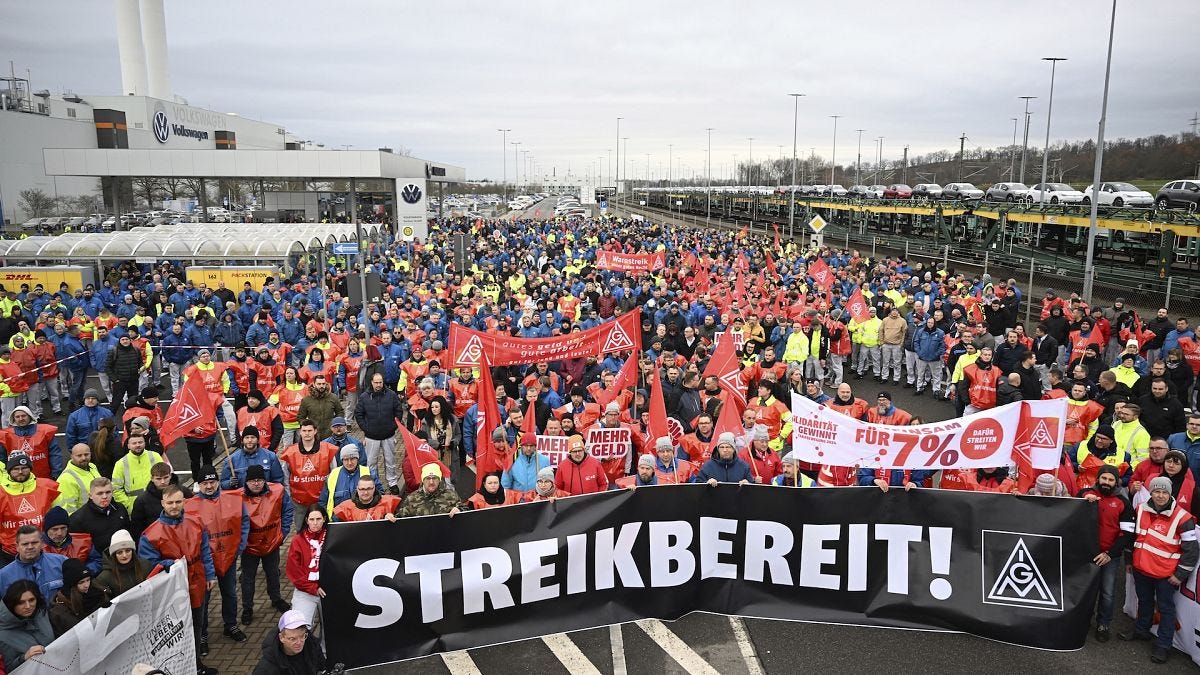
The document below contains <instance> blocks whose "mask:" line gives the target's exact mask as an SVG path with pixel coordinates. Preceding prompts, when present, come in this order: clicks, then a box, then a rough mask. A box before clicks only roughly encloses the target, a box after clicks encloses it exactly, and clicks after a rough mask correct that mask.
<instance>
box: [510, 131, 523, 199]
mask: <svg viewBox="0 0 1200 675" xmlns="http://www.w3.org/2000/svg"><path fill="white" fill-rule="evenodd" d="M511 145H512V146H513V192H514V193H516V192H520V191H521V164H520V157H521V141H513V142H512V143H511Z"/></svg>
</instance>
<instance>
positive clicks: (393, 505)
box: [333, 495, 400, 523]
mask: <svg viewBox="0 0 1200 675" xmlns="http://www.w3.org/2000/svg"><path fill="white" fill-rule="evenodd" d="M399 508H400V498H399V497H397V496H396V495H383V496H382V497H380V498H379V503H378V504H376V505H375V506H372V507H370V508H367V509H364V508H361V507H359V505H358V504H355V503H354V500H353V499H347V500H346V501H344V502H342V503H341V504H338V505H337V508H335V509H334V510H333V516H334V518H336V519H337V520H338V522H342V523H353V522H356V521H360V520H383V517H384V516H386V515H387V514H389V513H395V512H396V510H397V509H399Z"/></svg>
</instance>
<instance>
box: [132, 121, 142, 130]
mask: <svg viewBox="0 0 1200 675" xmlns="http://www.w3.org/2000/svg"><path fill="white" fill-rule="evenodd" d="M133 128H134V129H141V128H142V123H141V122H134V123H133Z"/></svg>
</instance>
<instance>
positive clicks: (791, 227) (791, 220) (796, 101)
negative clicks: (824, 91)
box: [788, 94, 804, 237]
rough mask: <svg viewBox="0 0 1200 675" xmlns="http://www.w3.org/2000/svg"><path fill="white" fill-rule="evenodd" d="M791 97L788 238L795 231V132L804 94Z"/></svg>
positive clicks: (798, 123) (797, 127)
mask: <svg viewBox="0 0 1200 675" xmlns="http://www.w3.org/2000/svg"><path fill="white" fill-rule="evenodd" d="M788 96H791V97H792V101H793V105H792V187H791V189H790V190H788V194H790V195H791V196H790V197H789V198H788V236H789V237H790V236H794V235H795V230H796V132H797V131H798V130H799V128H800V127H799V125H800V97H801V96H804V94H788Z"/></svg>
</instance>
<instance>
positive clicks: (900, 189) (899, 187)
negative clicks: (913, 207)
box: [883, 183, 913, 199]
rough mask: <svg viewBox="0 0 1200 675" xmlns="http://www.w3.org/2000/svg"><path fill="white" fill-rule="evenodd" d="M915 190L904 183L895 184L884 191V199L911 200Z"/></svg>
mask: <svg viewBox="0 0 1200 675" xmlns="http://www.w3.org/2000/svg"><path fill="white" fill-rule="evenodd" d="M912 196H913V189H912V188H910V187H909V186H907V185H905V184H904V183H893V184H891V185H889V186H887V187H886V188H884V190H883V198H884V199H911V198H912Z"/></svg>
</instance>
